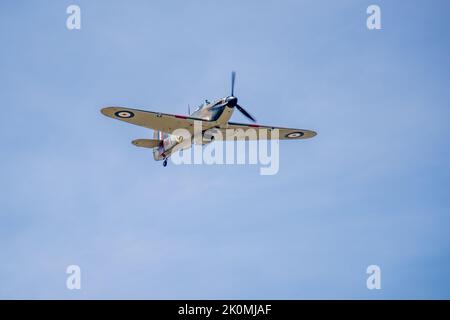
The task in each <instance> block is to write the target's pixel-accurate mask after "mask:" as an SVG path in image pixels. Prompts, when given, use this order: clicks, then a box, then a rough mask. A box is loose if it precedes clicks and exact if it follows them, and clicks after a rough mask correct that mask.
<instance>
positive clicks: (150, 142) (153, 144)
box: [131, 139, 161, 148]
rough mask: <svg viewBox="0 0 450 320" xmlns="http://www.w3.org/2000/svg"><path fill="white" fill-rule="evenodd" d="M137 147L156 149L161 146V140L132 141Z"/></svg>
mask: <svg viewBox="0 0 450 320" xmlns="http://www.w3.org/2000/svg"><path fill="white" fill-rule="evenodd" d="M131 143H132V144H134V145H135V146H136V147H142V148H156V147H158V146H159V145H160V144H161V140H156V139H136V140H133V141H131Z"/></svg>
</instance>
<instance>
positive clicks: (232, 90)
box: [231, 71, 236, 96]
mask: <svg viewBox="0 0 450 320" xmlns="http://www.w3.org/2000/svg"><path fill="white" fill-rule="evenodd" d="M235 79H236V72H234V71H232V72H231V95H232V96H234V80H235Z"/></svg>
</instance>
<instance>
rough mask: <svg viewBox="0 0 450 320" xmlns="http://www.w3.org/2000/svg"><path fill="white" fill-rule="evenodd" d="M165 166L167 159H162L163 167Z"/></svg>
mask: <svg viewBox="0 0 450 320" xmlns="http://www.w3.org/2000/svg"><path fill="white" fill-rule="evenodd" d="M166 166H167V159H164V161H163V167H166Z"/></svg>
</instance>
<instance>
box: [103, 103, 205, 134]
mask: <svg viewBox="0 0 450 320" xmlns="http://www.w3.org/2000/svg"><path fill="white" fill-rule="evenodd" d="M101 112H102V113H103V114H104V115H105V116H107V117H110V118H113V119H117V120H121V121H125V122H128V123H131V124H135V125H137V126H141V127H145V128H149V129H153V130H157V131H163V132H167V133H172V131H174V130H176V129H180V128H184V129H187V130H188V131H189V132H191V133H193V131H194V121H202V123H203V124H204V127H205V129H208V128H209V127H210V126H208V125H207V123H208V122H209V121H205V120H202V119H199V118H193V117H189V116H182V115H175V114H167V113H161V112H152V111H144V110H138V109H131V108H122V107H106V108H103V109H102V110H101Z"/></svg>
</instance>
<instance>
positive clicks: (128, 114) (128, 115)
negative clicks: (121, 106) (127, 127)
mask: <svg viewBox="0 0 450 320" xmlns="http://www.w3.org/2000/svg"><path fill="white" fill-rule="evenodd" d="M114 115H115V116H116V117H119V118H124V119H127V118H133V117H134V113H133V112H131V111H117V112H116V113H114Z"/></svg>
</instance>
